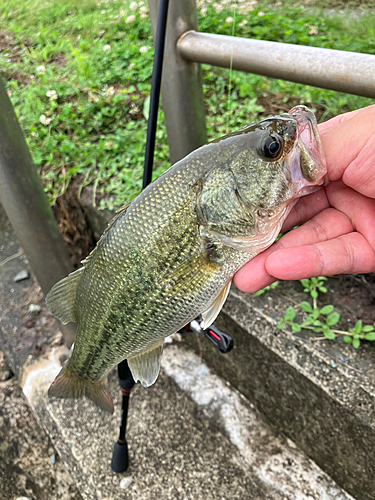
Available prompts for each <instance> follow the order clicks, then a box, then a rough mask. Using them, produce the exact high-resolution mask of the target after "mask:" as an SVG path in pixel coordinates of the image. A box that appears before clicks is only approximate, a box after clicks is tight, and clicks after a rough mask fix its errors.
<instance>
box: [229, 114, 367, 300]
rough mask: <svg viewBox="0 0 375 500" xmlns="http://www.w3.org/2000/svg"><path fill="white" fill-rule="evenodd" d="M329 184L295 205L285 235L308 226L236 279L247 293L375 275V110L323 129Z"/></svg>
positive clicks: (348, 116) (288, 236)
mask: <svg viewBox="0 0 375 500" xmlns="http://www.w3.org/2000/svg"><path fill="white" fill-rule="evenodd" d="M319 133H320V137H321V141H322V145H323V149H324V153H325V156H326V160H327V172H328V180H329V183H328V184H327V185H326V186H324V187H322V188H320V189H319V190H318V191H316V192H315V193H312V194H310V195H307V196H304V197H302V198H300V200H299V201H298V202H297V203H296V205H295V206H294V208H293V209H292V211H291V212H290V214H289V216H288V217H287V219H286V220H285V222H284V225H283V227H282V231H287V230H288V229H290V228H292V227H294V226H296V225H297V224H300V223H302V222H305V221H307V222H306V223H305V224H303V225H302V226H300V227H298V228H297V229H293V230H292V231H290V232H289V233H287V234H285V235H284V236H283V237H282V238H280V239H279V240H278V241H277V242H275V243H274V244H273V245H272V246H271V247H270V248H268V249H267V250H265V251H264V252H262V253H261V254H259V255H257V256H256V257H255V258H254V259H252V260H251V261H250V262H249V263H248V264H246V265H245V266H244V267H243V268H241V269H240V270H239V271H238V272H237V273H236V275H235V276H234V280H233V281H234V283H235V285H236V286H237V287H238V288H239V289H240V290H242V291H244V292H256V291H257V290H260V289H261V288H264V287H265V286H267V285H270V284H271V283H273V282H274V281H276V280H277V279H282V280H299V279H303V278H310V277H312V276H327V275H333V274H346V273H368V272H372V271H375V105H373V106H369V107H368V108H363V109H360V110H357V111H353V112H351V113H346V114H343V115H340V116H337V117H335V118H333V119H332V120H329V121H328V122H325V123H322V124H321V125H319Z"/></svg>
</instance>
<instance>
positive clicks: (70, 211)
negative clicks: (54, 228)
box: [52, 176, 95, 268]
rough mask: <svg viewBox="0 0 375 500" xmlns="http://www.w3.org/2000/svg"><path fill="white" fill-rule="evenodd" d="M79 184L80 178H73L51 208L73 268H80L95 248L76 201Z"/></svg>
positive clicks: (84, 218)
mask: <svg viewBox="0 0 375 500" xmlns="http://www.w3.org/2000/svg"><path fill="white" fill-rule="evenodd" d="M81 183H82V176H77V177H75V178H74V179H73V180H72V181H71V182H70V184H69V186H68V189H67V190H66V191H65V193H64V194H63V195H62V196H59V198H57V200H56V203H55V205H53V207H52V210H53V213H54V214H55V217H56V220H57V222H58V226H59V229H60V232H61V234H62V237H63V239H64V241H65V243H66V245H67V248H68V251H69V253H70V256H71V258H72V262H73V265H74V267H75V268H78V267H80V266H81V261H82V260H83V259H84V258H85V257H86V256H87V255H88V254H89V253H90V252H91V250H92V249H93V248H94V246H95V240H94V237H93V232H92V230H91V228H90V226H89V224H88V221H87V217H86V212H85V210H84V208H83V206H82V204H81V202H80V200H79V199H78V191H79V188H80V186H81Z"/></svg>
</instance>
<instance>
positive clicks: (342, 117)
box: [318, 109, 363, 133]
mask: <svg viewBox="0 0 375 500" xmlns="http://www.w3.org/2000/svg"><path fill="white" fill-rule="evenodd" d="M361 112H363V109H356V110H355V111H349V112H348V113H343V114H342V115H337V116H335V117H334V118H331V119H330V120H327V121H326V122H323V123H320V124H319V125H318V129H319V133H321V132H323V130H327V129H329V128H331V127H334V126H335V125H337V124H338V123H342V122H344V121H346V120H349V119H350V118H353V117H354V116H356V115H358V113H361Z"/></svg>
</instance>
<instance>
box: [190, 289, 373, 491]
mask: <svg viewBox="0 0 375 500" xmlns="http://www.w3.org/2000/svg"><path fill="white" fill-rule="evenodd" d="M329 286H332V284H330V285H329ZM233 288H234V287H233ZM279 290H280V291H281V292H282V294H283V295H289V296H293V297H294V299H295V300H297V301H298V300H299V299H300V300H303V297H300V298H298V292H299V290H298V287H297V285H294V284H291V283H289V284H284V285H283V286H282V287H280V288H278V291H279ZM301 291H302V290H301ZM296 294H297V296H296ZM288 305H290V303H288V302H287V301H286V300H284V299H283V298H281V297H280V296H278V295H276V294H274V293H272V292H270V293H269V294H268V295H267V296H264V295H263V296H262V297H256V296H254V295H250V294H244V293H241V292H239V291H238V290H237V289H235V288H234V289H233V291H232V292H231V293H230V295H229V298H228V301H227V303H226V305H225V306H224V310H223V312H222V313H221V315H220V316H219V318H218V320H217V321H216V322H215V324H217V326H218V327H219V328H221V329H222V330H223V331H226V332H227V333H229V334H230V335H232V336H233V338H234V339H235V348H234V349H233V351H232V352H231V353H229V354H228V355H225V356H220V357H218V355H217V351H216V350H215V349H214V348H213V347H212V346H211V345H210V343H207V342H205V343H203V342H202V343H201V347H200V346H199V347H198V346H197V345H196V342H193V341H192V340H190V341H189V344H190V345H194V347H195V349H196V350H197V351H199V350H200V349H202V354H203V358H204V359H205V360H206V361H207V363H208V364H209V366H212V367H213V368H214V369H215V371H217V373H218V374H219V375H221V376H222V377H224V378H225V379H226V380H229V381H230V383H231V384H233V386H234V387H236V388H237V389H238V390H239V391H240V392H241V393H242V394H244V395H245V396H246V397H247V398H248V399H249V400H250V401H253V402H254V403H255V404H256V406H257V407H258V409H259V410H260V411H261V413H262V414H263V415H265V417H266V418H267V419H268V421H269V422H271V424H272V425H273V427H274V429H275V430H276V431H277V432H282V433H283V434H285V435H286V436H288V437H289V438H291V439H292V440H293V441H294V442H295V443H296V445H297V446H298V447H299V448H300V449H302V450H303V451H304V452H305V453H306V454H307V455H308V456H309V457H311V458H312V459H313V460H314V461H315V462H316V463H317V464H318V465H319V466H320V467H321V468H322V469H324V470H325V471H327V472H328V473H329V474H330V476H331V477H332V478H334V479H335V480H336V481H337V483H338V484H340V485H341V486H342V487H343V488H345V489H346V490H347V491H348V492H350V493H351V494H352V495H353V496H355V497H356V498H358V499H360V500H373V499H374V498H375V496H374V492H375V418H374V396H375V381H374V379H373V378H372V377H371V372H372V373H373V367H374V366H375V363H374V360H375V349H374V346H372V345H369V344H367V346H366V347H365V346H363V347H361V349H359V350H358V351H355V350H354V349H353V348H352V347H351V346H347V345H345V344H343V343H342V342H341V341H336V342H335V343H332V342H328V341H325V342H323V343H317V342H316V341H315V342H314V341H313V340H311V339H310V338H309V337H306V338H303V337H301V336H299V337H298V336H297V335H293V334H292V333H288V332H285V331H280V330H278V329H277V328H276V324H277V321H278V318H279V317H281V316H283V314H284V312H285V309H286V307H288ZM364 361H366V362H364ZM358 367H366V369H362V370H360V369H359V368H358Z"/></svg>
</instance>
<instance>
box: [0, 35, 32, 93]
mask: <svg viewBox="0 0 375 500" xmlns="http://www.w3.org/2000/svg"><path fill="white" fill-rule="evenodd" d="M31 45H32V44H31V42H30V40H28V39H26V38H25V39H24V40H22V42H20V41H19V40H17V38H16V36H15V35H14V34H13V33H10V32H7V31H1V30H0V52H2V53H3V54H4V55H5V57H6V62H7V63H9V64H14V63H19V62H22V61H23V60H24V52H25V47H30V46H31ZM0 74H1V75H2V77H3V78H4V79H5V80H17V82H18V83H22V84H25V83H29V82H30V80H31V78H30V75H28V74H26V73H21V72H19V71H15V70H13V69H12V68H8V67H6V68H2V69H1V71H0Z"/></svg>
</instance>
